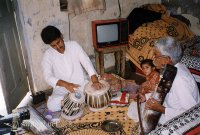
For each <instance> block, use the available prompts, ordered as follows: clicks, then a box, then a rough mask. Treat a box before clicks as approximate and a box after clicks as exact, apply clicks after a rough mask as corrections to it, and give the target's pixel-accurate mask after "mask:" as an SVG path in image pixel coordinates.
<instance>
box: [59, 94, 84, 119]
mask: <svg viewBox="0 0 200 135" xmlns="http://www.w3.org/2000/svg"><path fill="white" fill-rule="evenodd" d="M61 104H62V107H61V116H62V117H63V118H65V119H67V120H74V119H76V118H79V117H81V116H82V114H83V109H84V106H85V95H84V93H83V92H81V91H75V93H70V94H67V95H66V96H65V98H64V100H62V103H61Z"/></svg>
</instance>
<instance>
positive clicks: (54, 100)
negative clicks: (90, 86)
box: [42, 41, 96, 111]
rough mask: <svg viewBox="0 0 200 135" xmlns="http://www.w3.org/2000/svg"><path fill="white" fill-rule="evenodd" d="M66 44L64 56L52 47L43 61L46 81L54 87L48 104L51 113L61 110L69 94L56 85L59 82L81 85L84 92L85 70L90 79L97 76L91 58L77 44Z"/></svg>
mask: <svg viewBox="0 0 200 135" xmlns="http://www.w3.org/2000/svg"><path fill="white" fill-rule="evenodd" d="M64 44H65V51H64V53H63V54H62V53H59V52H58V51H57V50H55V49H54V48H52V47H50V48H49V49H48V50H46V52H45V53H44V57H43V60H42V67H43V74H44V77H45V80H46V81H47V83H48V84H49V85H51V86H52V87H53V93H52V95H51V96H50V97H49V99H48V102H47V107H48V109H49V110H51V111H59V110H61V100H62V99H63V98H64V96H65V94H67V93H68V92H69V91H68V90H67V89H66V88H65V87H60V86H57V85H56V84H57V82H58V80H64V81H66V82H70V83H73V84H78V85H80V87H79V88H78V89H79V90H82V91H83V88H84V85H85V83H86V82H87V80H85V77H84V69H85V70H86V71H87V73H88V75H89V76H90V77H91V76H92V75H94V74H96V71H95V70H94V68H93V65H92V63H91V61H90V59H89V57H88V56H87V54H86V53H85V52H84V51H83V49H82V48H81V46H80V45H79V44H78V43H77V42H75V41H68V42H64ZM83 68H84V69H83Z"/></svg>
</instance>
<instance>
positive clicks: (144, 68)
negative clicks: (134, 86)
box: [142, 64, 155, 76]
mask: <svg viewBox="0 0 200 135" xmlns="http://www.w3.org/2000/svg"><path fill="white" fill-rule="evenodd" d="M154 69H155V68H154V67H152V66H150V65H149V64H143V65H142V71H143V72H144V74H145V75H146V76H148V75H150V73H151V72H152V71H153V70H154Z"/></svg>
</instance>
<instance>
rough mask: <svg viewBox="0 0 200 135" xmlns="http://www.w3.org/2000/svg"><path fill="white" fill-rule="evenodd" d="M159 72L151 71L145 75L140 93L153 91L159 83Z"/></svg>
mask: <svg viewBox="0 0 200 135" xmlns="http://www.w3.org/2000/svg"><path fill="white" fill-rule="evenodd" d="M159 79H160V74H159V73H158V72H157V71H153V72H151V74H150V75H149V76H147V77H146V80H147V81H145V82H144V83H142V85H141V93H142V94H143V95H145V94H147V93H151V92H154V90H155V88H156V85H157V84H158V83H159Z"/></svg>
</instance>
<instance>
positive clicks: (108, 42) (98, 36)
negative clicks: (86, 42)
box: [92, 18, 128, 49]
mask: <svg viewBox="0 0 200 135" xmlns="http://www.w3.org/2000/svg"><path fill="white" fill-rule="evenodd" d="M92 37H93V46H94V48H95V49H99V48H105V47H113V46H121V45H127V44H128V20H126V19H122V18H121V19H110V20H95V21H92Z"/></svg>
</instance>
